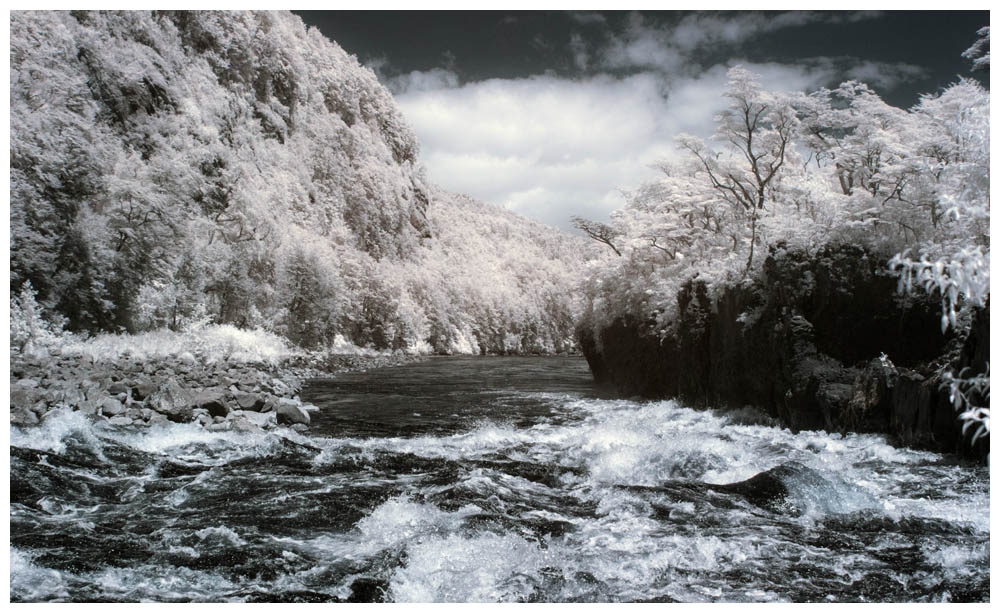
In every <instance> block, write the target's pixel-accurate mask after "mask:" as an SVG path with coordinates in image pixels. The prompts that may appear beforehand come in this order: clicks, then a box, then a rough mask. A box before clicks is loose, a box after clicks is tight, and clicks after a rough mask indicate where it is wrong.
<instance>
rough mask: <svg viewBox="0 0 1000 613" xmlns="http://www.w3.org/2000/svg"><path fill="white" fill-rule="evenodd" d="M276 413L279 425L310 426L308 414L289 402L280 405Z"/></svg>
mask: <svg viewBox="0 0 1000 613" xmlns="http://www.w3.org/2000/svg"><path fill="white" fill-rule="evenodd" d="M276 413H277V419H278V423H279V424H293V425H294V424H304V425H308V424H309V422H310V421H311V418H310V417H309V413H308V412H306V411H305V410H303V409H302V407H300V406H299V405H297V404H293V403H291V402H287V401H283V402H281V403H279V404H278V407H277V410H276Z"/></svg>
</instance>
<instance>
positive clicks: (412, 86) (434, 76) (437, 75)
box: [376, 68, 458, 95]
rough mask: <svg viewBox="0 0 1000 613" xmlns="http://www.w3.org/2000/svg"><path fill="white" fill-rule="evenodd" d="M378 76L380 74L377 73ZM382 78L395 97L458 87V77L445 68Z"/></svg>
mask: <svg viewBox="0 0 1000 613" xmlns="http://www.w3.org/2000/svg"><path fill="white" fill-rule="evenodd" d="M376 74H379V73H378V72H377V71H376ZM380 78H382V81H383V83H385V84H386V87H388V88H389V91H391V92H392V93H393V94H395V95H399V94H404V93H407V92H423V91H433V90H438V89H449V88H454V87H458V75H457V74H455V73H454V72H453V71H451V70H446V69H444V68H434V69H432V70H427V71H420V70H414V71H413V72H409V73H407V74H402V75H399V76H396V77H389V78H384V77H381V75H380Z"/></svg>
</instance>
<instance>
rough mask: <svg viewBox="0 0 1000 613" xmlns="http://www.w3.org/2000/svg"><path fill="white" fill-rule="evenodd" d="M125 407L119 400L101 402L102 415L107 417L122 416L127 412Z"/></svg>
mask: <svg viewBox="0 0 1000 613" xmlns="http://www.w3.org/2000/svg"><path fill="white" fill-rule="evenodd" d="M125 410H126V409H125V405H123V404H122V403H121V401H120V400H118V399H117V398H111V397H108V398H105V399H104V400H102V401H101V413H102V414H103V415H107V416H112V417H113V416H115V415H121V414H122V413H124V412H125Z"/></svg>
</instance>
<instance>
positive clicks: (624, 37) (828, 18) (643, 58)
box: [599, 11, 879, 74]
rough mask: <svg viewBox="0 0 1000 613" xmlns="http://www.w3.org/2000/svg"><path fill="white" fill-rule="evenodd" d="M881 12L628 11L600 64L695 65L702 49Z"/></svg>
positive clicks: (670, 69) (682, 68) (668, 68)
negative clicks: (668, 20) (655, 19)
mask: <svg viewBox="0 0 1000 613" xmlns="http://www.w3.org/2000/svg"><path fill="white" fill-rule="evenodd" d="M877 16H879V13H877V12H874V11H871V12H857V13H845V14H839V13H838V14H833V13H827V12H814V11H789V12H785V13H778V14H765V13H734V14H706V13H692V14H688V15H685V16H684V17H682V18H681V19H680V20H679V21H677V22H676V23H673V24H668V25H658V24H651V23H650V22H649V21H648V20H647V19H645V18H644V17H643V16H642V15H640V14H639V13H632V14H630V15H629V19H628V21H627V24H626V26H625V28H624V30H623V31H622V32H621V33H620V34H618V35H616V36H612V37H610V39H609V40H608V42H607V43H606V44H605V46H604V48H603V49H602V50H601V52H600V54H599V55H600V62H599V63H600V64H601V65H602V66H604V67H605V68H609V69H617V70H622V69H626V70H627V69H638V70H645V69H656V70H660V71H662V72H665V73H670V74H675V73H677V72H690V71H692V70H695V69H698V68H699V67H700V66H699V63H698V62H697V61H692V60H697V59H698V57H699V55H702V53H701V52H703V51H706V50H717V49H719V48H722V47H727V46H735V45H739V44H741V43H744V42H746V41H748V40H751V39H753V38H755V37H759V36H761V35H764V34H768V33H770V32H775V31H777V30H781V29H785V28H792V27H798V26H804V25H808V24H811V23H820V22H823V23H838V22H845V21H847V22H855V21H861V20H864V19H871V18H874V17H877Z"/></svg>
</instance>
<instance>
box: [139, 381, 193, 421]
mask: <svg viewBox="0 0 1000 613" xmlns="http://www.w3.org/2000/svg"><path fill="white" fill-rule="evenodd" d="M193 402H194V394H192V393H191V391H190V390H186V389H184V388H183V387H181V386H180V385H178V384H177V382H176V381H168V382H167V383H165V384H163V385H162V386H161V387H160V391H158V392H157V393H156V394H154V395H153V396H152V397H151V398H150V399H149V405H150V407H151V408H152V409H153V410H154V411H156V412H157V413H162V414H163V415H165V416H166V417H167V419H169V420H170V421H173V422H178V423H184V422H189V421H191V419H192V418H193V417H194V414H193V412H192V409H193V407H192V403H193Z"/></svg>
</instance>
